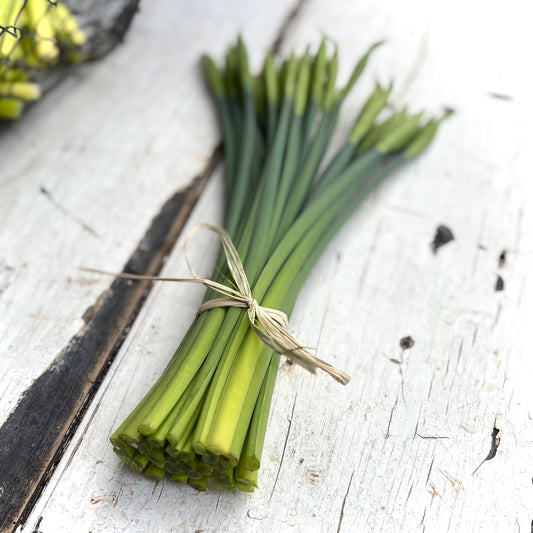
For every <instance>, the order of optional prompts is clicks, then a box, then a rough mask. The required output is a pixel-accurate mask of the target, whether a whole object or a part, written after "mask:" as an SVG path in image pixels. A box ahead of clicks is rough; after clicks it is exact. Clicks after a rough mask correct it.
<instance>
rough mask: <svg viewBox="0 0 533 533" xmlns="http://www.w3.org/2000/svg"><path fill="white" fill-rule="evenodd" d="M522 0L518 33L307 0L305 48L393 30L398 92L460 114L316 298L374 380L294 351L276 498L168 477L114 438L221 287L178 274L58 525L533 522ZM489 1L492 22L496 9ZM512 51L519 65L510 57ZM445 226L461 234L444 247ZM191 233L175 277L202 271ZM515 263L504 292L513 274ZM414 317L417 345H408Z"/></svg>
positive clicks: (329, 325) (372, 216) (329, 350)
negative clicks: (121, 457)
mask: <svg viewBox="0 0 533 533" xmlns="http://www.w3.org/2000/svg"><path fill="white" fill-rule="evenodd" d="M508 9H509V12H510V13H514V17H513V20H514V21H515V23H514V24H513V32H512V34H511V32H510V31H509V30H506V31H507V33H506V35H508V39H506V40H504V41H501V40H498V41H496V40H493V38H492V33H491V32H492V31H493V30H492V28H494V27H500V26H501V24H503V23H504V22H505V21H502V20H501V12H500V10H499V9H496V7H495V6H492V5H488V6H487V4H483V5H481V4H479V5H478V4H477V3H473V4H464V3H461V4H459V3H458V2H457V3H456V4H454V3H452V4H450V3H448V4H447V5H446V6H444V5H440V4H439V5H435V6H432V5H430V4H427V3H423V2H414V1H413V2H403V3H402V4H401V5H400V4H398V3H392V2H391V3H389V4H383V3H381V4H380V5H379V6H376V5H375V4H374V3H371V2H358V3H345V2H338V3H337V2H335V3H333V4H331V3H330V4H328V5H327V6H326V5H322V4H321V3H319V2H312V1H308V2H307V3H306V4H305V5H304V9H303V10H302V11H301V13H300V14H299V17H298V19H297V20H296V21H295V22H294V24H293V25H292V26H291V29H290V31H289V32H288V33H287V35H288V36H289V38H290V40H289V42H288V44H287V46H293V45H297V46H299V47H303V46H305V45H306V44H307V43H308V42H310V41H312V42H316V41H318V38H319V35H320V34H321V33H322V32H325V33H326V34H329V35H331V36H332V39H333V40H334V41H335V42H336V43H338V44H339V49H340V51H341V54H342V57H344V58H346V59H347V61H346V63H347V64H349V63H350V59H354V58H355V57H356V56H357V55H359V53H360V52H361V50H362V49H363V48H364V46H365V45H366V44H367V43H370V42H372V41H374V40H375V39H376V38H380V37H382V36H383V35H384V36H386V37H387V38H388V40H389V43H392V46H389V49H384V50H382V51H381V52H380V54H381V56H380V61H378V62H376V65H379V66H378V67H371V69H374V70H372V72H373V73H374V74H376V75H378V76H379V74H381V76H380V78H383V77H384V75H385V76H386V78H385V79H388V78H389V77H390V76H392V77H393V78H394V79H395V80H396V82H397V87H398V88H399V90H400V95H399V97H397V100H396V101H395V102H396V103H397V104H398V105H401V104H402V103H403V101H404V100H413V101H415V102H417V103H420V104H421V105H426V104H431V105H435V104H448V105H453V106H454V107H456V108H457V109H458V110H459V114H458V116H457V118H455V119H454V120H453V121H450V123H449V124H447V128H446V129H445V130H444V131H443V134H442V136H441V138H440V139H439V141H438V142H437V143H436V144H435V145H434V146H433V147H432V149H431V150H430V152H428V153H427V154H425V156H424V158H422V159H421V160H420V161H418V162H416V163H414V164H412V165H410V167H409V168H406V169H405V170H404V171H402V172H401V173H400V174H399V175H397V177H396V178H395V179H393V180H392V181H391V182H390V183H389V184H387V185H386V186H385V187H383V188H382V189H381V190H380V191H379V192H378V193H376V194H375V195H374V196H373V197H372V198H371V199H370V200H369V201H368V202H367V203H366V204H365V206H364V207H363V208H362V209H361V211H360V212H359V214H358V215H357V216H355V217H354V218H353V219H352V220H351V221H350V222H349V224H348V225H347V226H346V228H345V229H344V230H343V231H342V232H341V235H339V237H338V239H337V240H336V241H335V242H334V243H333V244H332V246H331V247H330V249H329V253H328V255H327V256H326V257H324V259H323V260H322V261H321V263H320V264H319V265H318V266H317V268H316V270H315V272H314V273H313V275H312V277H311V278H310V280H309V283H308V284H307V286H306V287H305V289H304V290H303V292H302V295H301V298H300V300H299V303H298V306H297V308H296V309H295V313H294V315H293V317H292V325H293V328H294V330H295V332H296V333H297V334H298V336H299V337H300V338H302V339H304V340H306V341H308V344H309V345H311V346H315V347H316V348H317V349H318V351H319V353H322V354H324V355H328V356H329V355H330V354H334V361H335V362H336V363H337V364H338V365H339V366H341V367H344V368H346V369H347V370H348V371H349V372H350V373H351V374H352V376H353V381H352V383H351V384H350V386H349V387H348V388H347V389H345V390H340V389H339V388H338V385H336V384H335V383H333V382H330V381H329V380H328V379H327V378H326V377H323V376H322V377H320V376H319V377H317V378H313V377H311V376H308V375H307V374H305V373H304V372H303V371H302V370H300V369H299V368H297V367H295V366H290V365H286V364H283V365H282V366H281V369H280V374H279V377H278V383H277V389H276V395H275V398H274V405H273V409H272V413H271V422H272V423H271V424H270V426H269V431H268V435H267V443H266V448H265V452H264V457H263V463H264V464H263V466H262V470H261V478H260V488H259V490H258V491H257V492H256V493H255V494H254V495H246V494H227V493H205V494H198V493H195V492H193V491H192V490H191V489H190V488H188V487H176V486H175V485H173V484H171V483H168V482H161V483H152V482H147V481H146V480H144V479H143V478H142V477H140V476H138V475H134V474H132V473H131V472H129V471H128V470H127V468H125V467H123V466H122V465H120V463H119V462H118V460H116V459H115V458H114V457H113V454H112V452H111V450H110V446H109V444H108V442H107V437H108V435H109V433H110V432H111V430H112V429H113V428H114V427H115V426H116V424H117V422H118V421H119V420H120V419H122V418H123V417H124V416H125V415H126V414H127V413H128V412H129V410H130V409H131V408H132V407H133V406H134V405H135V403H136V402H137V401H138V399H139V398H140V397H141V396H142V395H143V393H144V391H145V390H147V388H148V387H149V386H150V384H151V383H152V382H153V380H154V379H155V378H156V377H157V376H158V375H159V373H160V371H161V370H162V368H163V367H164V366H165V364H166V361H167V360H168V357H169V356H170V355H171V353H172V351H173V349H174V348H175V346H176V345H177V343H178V342H179V339H180V338H181V336H182V335H183V333H184V331H185V329H186V327H187V325H188V323H189V321H190V320H191V319H192V316H193V315H194V312H195V309H196V306H197V305H198V302H199V301H200V298H201V291H199V290H198V289H197V288H190V287H185V286H170V285H160V286H158V287H157V288H156V290H155V291H153V293H152V294H151V296H150V297H149V299H148V300H147V303H146V305H145V307H144V309H143V311H142V312H141V314H140V315H139V318H138V320H137V321H136V323H135V324H134V326H133V328H132V330H131V332H130V335H129V336H128V339H127V340H126V342H125V344H124V345H123V348H122V350H121V351H120V353H119V355H118V356H117V359H116V361H115V364H114V365H113V367H112V369H111V372H110V373H109V374H108V376H107V377H106V379H105V380H104V382H103V385H102V387H101V389H100V391H99V393H98V394H97V396H96V398H95V400H94V403H93V405H92V406H91V408H90V410H89V411H88V415H87V417H86V418H85V419H84V421H83V422H82V424H81V425H80V428H79V431H78V432H77V435H76V438H75V440H73V442H72V444H71V446H70V447H69V449H68V450H67V453H66V454H65V456H64V458H63V460H62V462H61V463H60V465H59V467H58V470H57V471H56V475H55V476H54V477H53V478H52V480H51V482H50V484H49V486H48V487H47V489H46V491H45V492H44V493H43V496H42V498H41V499H40V501H39V503H38V504H37V506H36V508H35V510H34V513H33V514H32V516H31V517H30V519H29V520H28V526H33V525H35V524H37V523H39V524H40V525H39V530H40V531H43V532H44V533H47V532H48V531H68V530H91V531H93V532H97V531H106V532H108V531H119V530H124V529H126V530H128V529H135V530H142V531H154V532H155V531H194V530H198V529H200V530H205V531H271V530H273V529H274V530H276V531H302V532H303V531H305V532H308V531H424V530H427V531H497V530H506V531H523V530H526V531H527V530H528V528H529V527H530V524H531V518H532V513H533V510H532V508H531V503H530V502H531V497H532V495H533V494H532V493H533V486H532V484H531V471H530V467H529V464H530V460H529V459H530V455H531V443H532V442H533V434H532V433H533V429H532V426H531V416H532V415H531V413H532V412H533V411H532V405H531V394H530V384H529V376H530V375H531V370H532V368H531V366H532V363H531V358H530V357H529V352H528V348H527V347H528V345H529V339H528V331H527V326H528V324H529V323H530V321H531V316H532V303H531V302H532V301H533V298H532V294H531V290H532V289H531V274H530V272H531V266H532V265H533V247H532V237H533V235H532V233H531V228H532V227H533V225H532V224H531V222H532V220H531V217H532V211H531V202H532V196H531V186H530V185H529V184H528V176H529V174H530V172H531V169H532V168H533V161H532V156H531V153H530V151H527V150H526V149H525V139H524V137H523V135H522V130H523V128H524V124H525V123H527V122H524V117H531V111H532V106H531V103H530V102H529V101H528V100H527V99H526V98H525V96H526V95H525V87H526V86H525V85H524V81H525V80H526V78H525V74H523V73H522V70H519V68H518V67H519V66H520V65H523V64H526V59H527V58H526V54H527V50H529V49H530V47H528V46H521V47H518V46H515V43H516V42H519V41H520V40H526V38H527V39H528V40H531V37H530V35H529V33H528V31H527V28H526V27H525V24H526V22H525V20H526V19H527V17H525V14H524V13H523V12H522V11H520V10H519V9H520V6H519V5H518V4H513V3H510V4H509V5H508ZM458 12H461V13H462V18H461V19H460V21H457V19H456V17H457V13H458ZM480 12H483V13H484V16H485V17H486V21H487V22H486V24H487V26H486V27H485V26H480V25H479V24H477V23H476V22H477V20H478V19H477V17H478V15H479V13H480ZM473 27H475V28H476V32H477V33H476V35H477V37H476V38H477V41H476V42H475V43H474V44H472V35H471V30H472V28H473ZM354 35H356V36H357V37H354ZM451 36H453V39H451ZM359 43H364V44H360V49H357V47H358V46H359ZM414 50H417V52H416V53H413V51H414ZM481 52H482V53H481ZM351 54H352V55H351ZM511 54H513V57H514V58H515V59H516V61H513V62H511V61H506V58H507V57H508V56H509V57H510V56H511ZM424 58H425V59H424ZM346 63H345V62H343V63H342V64H343V65H344V66H346ZM368 85H369V84H368V83H367V85H366V87H367V88H368ZM363 87H365V86H364V85H363ZM492 92H497V93H501V94H507V95H510V96H511V97H512V100H508V99H507V100H505V99H501V98H494V97H493V96H491V94H490V93H492ZM359 94H361V92H360V93H359ZM351 105H352V106H353V107H355V106H356V105H357V102H356V100H353V101H352V104H351ZM348 127H349V124H345V128H346V129H347V128H348ZM220 191H221V182H220V177H218V178H217V180H215V181H212V182H211V183H210V184H209V187H208V189H207V190H206V195H205V196H204V197H203V198H202V199H201V201H200V203H199V204H198V206H197V209H196V210H195V212H194V214H193V217H192V220H191V221H190V224H191V225H192V224H194V223H196V222H199V221H202V222H204V221H214V222H217V221H219V220H220V205H219V200H218V198H219V196H220ZM442 223H445V224H446V225H448V226H449V227H450V228H451V229H452V230H453V233H454V235H455V240H454V241H452V242H450V243H449V244H447V245H446V246H444V247H442V248H441V249H440V250H439V251H438V253H437V254H434V253H433V252H432V250H431V247H430V243H431V241H432V240H433V237H434V232H435V230H436V228H437V226H438V225H439V224H442ZM182 244H183V242H182V241H181V242H179V243H178V245H177V247H176V249H175V251H174V252H173V254H172V255H171V256H170V257H169V261H168V263H167V265H166V267H165V272H166V273H168V274H174V275H179V274H181V273H185V272H186V265H185V263H184V260H183V256H182V254H181V248H180V247H181V245H182ZM210 244H212V243H209V242H208V243H206V244H205V245H203V244H198V248H196V249H195V250H194V253H195V255H194V257H193V261H195V264H198V262H201V263H202V264H203V263H207V262H208V258H209V257H211V259H213V255H212V253H213V251H214V250H213V248H212V246H210ZM502 250H506V251H507V253H506V261H505V264H504V265H500V261H499V258H500V256H501V253H502ZM210 254H211V255H210ZM206 271H209V268H208V267H207V265H206ZM496 275H500V276H501V278H502V279H503V280H504V290H503V291H501V290H499V291H496V290H495V282H496ZM177 302H178V303H179V305H177ZM317 302H319V303H321V305H317ZM407 335H410V336H411V337H412V338H413V339H414V345H413V346H412V347H411V348H409V349H406V348H403V347H401V346H400V340H401V339H402V338H403V337H405V336H407ZM147 359H149V364H148V362H147ZM495 427H496V428H497V429H499V433H498V435H497V437H499V438H500V442H499V445H498V447H497V448H496V454H495V456H494V457H493V458H492V459H490V460H489V461H488V462H486V463H484V464H483V465H482V466H481V467H480V468H479V469H478V470H477V471H476V472H475V473H474V471H475V470H476V468H477V467H478V465H479V464H480V463H481V462H482V461H483V459H484V458H485V457H487V455H488V454H489V451H490V450H491V449H492V450H494V449H495V444H496V441H495V440H494V439H493V434H494V428H495ZM40 517H42V520H41V521H40V522H39V520H40Z"/></svg>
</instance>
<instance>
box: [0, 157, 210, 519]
mask: <svg viewBox="0 0 533 533" xmlns="http://www.w3.org/2000/svg"><path fill="white" fill-rule="evenodd" d="M217 155H219V153H218V152H217ZM217 160H218V157H215V158H213V161H212V163H211V165H208V168H206V172H205V173H204V174H203V175H202V176H199V177H198V179H197V180H196V181H195V182H194V183H193V184H192V185H191V186H190V187H188V188H187V189H186V190H184V191H182V192H180V193H176V194H175V195H174V196H173V197H172V198H170V199H169V201H168V202H166V203H165V205H164V206H163V208H162V210H161V212H160V213H159V214H158V216H157V217H155V218H154V220H153V222H152V224H151V226H150V228H149V229H148V231H147V233H146V235H145V236H144V238H143V239H142V241H141V243H140V244H139V246H138V248H137V250H135V252H134V254H133V256H132V257H131V258H130V259H129V261H128V262H127V263H126V265H125V267H124V271H125V272H133V273H142V274H146V275H157V273H158V272H159V270H160V269H161V266H162V264H163V261H164V259H165V257H166V255H167V254H168V253H169V251H170V250H171V249H172V246H173V245H174V243H175V242H176V239H177V237H178V235H179V233H180V232H181V229H182V227H183V224H184V223H185V221H186V219H187V217H188V216H189V214H190V212H191V210H192V208H193V206H194V204H195V203H196V201H197V199H198V197H199V195H200V192H201V190H202V189H203V187H204V185H205V182H206V181H207V179H208V178H209V177H210V175H211V172H212V170H213V168H212V167H214V165H215V164H216V162H217ZM148 290H149V283H147V282H141V283H135V284H132V283H128V282H127V281H126V280H118V279H117V280H115V281H114V282H113V283H112V285H111V286H110V288H109V290H108V291H107V292H106V293H104V294H103V295H102V297H101V298H99V301H97V302H96V303H95V305H94V307H93V308H91V309H90V310H89V312H88V313H87V314H86V320H87V326H86V327H85V328H83V329H82V331H81V332H80V333H79V334H77V335H76V336H75V337H74V338H73V339H71V341H70V342H69V344H68V345H67V346H66V347H65V349H64V350H63V351H62V352H61V353H60V354H59V355H58V356H57V357H56V358H55V359H54V361H53V362H52V364H51V365H50V366H49V367H48V368H47V369H46V370H45V371H44V372H43V373H42V374H41V375H40V376H39V377H38V378H37V379H36V380H35V381H34V382H33V383H32V384H31V385H30V387H29V388H28V389H26V390H25V391H24V394H23V396H22V398H21V399H20V400H19V402H18V403H17V405H16V407H15V408H14V410H13V411H12V412H11V413H10V414H9V417H8V418H7V420H6V421H5V422H4V423H3V424H2V426H1V427H0V464H2V465H3V468H2V474H1V478H0V494H2V498H1V500H0V517H1V518H0V528H2V529H3V528H9V526H10V525H11V524H15V523H17V522H23V521H24V519H25V518H26V516H27V514H28V513H29V511H30V510H31V507H32V505H33V503H34V502H35V501H36V500H37V498H38V497H39V495H40V493H41V491H42V489H43V488H44V486H45V485H46V482H47V481H48V479H49V478H50V476H51V475H52V474H53V472H54V469H55V466H56V465H57V463H58V461H59V460H60V458H61V456H62V454H63V452H64V449H65V447H66V445H67V444H68V442H69V440H70V438H71V437H72V435H73V433H74V432H75V430H76V428H77V425H78V423H79V420H80V419H81V417H82V416H83V415H84V414H85V410H86V408H87V406H88V404H89V402H90V401H91V400H92V398H93V396H94V394H95V392H96V390H97V389H98V387H99V385H100V383H101V381H102V379H103V377H104V375H105V373H106V372H107V370H108V368H109V366H110V365H111V363H112V362H113V358H114V356H115V355H116V353H117V350H118V348H119V347H120V344H121V343H122V341H123V339H124V336H125V335H126V334H127V331H128V329H129V328H130V326H131V324H132V322H133V320H134V319H135V316H136V314H137V312H138V310H139V309H140V307H141V305H142V303H143V301H144V298H145V297H146V294H147V292H148Z"/></svg>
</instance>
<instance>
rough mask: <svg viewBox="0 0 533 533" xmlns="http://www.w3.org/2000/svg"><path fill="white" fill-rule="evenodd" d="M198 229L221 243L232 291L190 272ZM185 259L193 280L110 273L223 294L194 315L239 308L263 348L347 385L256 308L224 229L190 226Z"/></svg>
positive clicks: (271, 315)
mask: <svg viewBox="0 0 533 533" xmlns="http://www.w3.org/2000/svg"><path fill="white" fill-rule="evenodd" d="M201 228H205V229H208V230H210V231H213V232H214V233H216V234H217V235H218V236H219V238H220V241H221V243H222V247H223V249H224V253H225V255H226V260H227V263H228V267H229V270H230V273H231V276H232V278H233V281H234V283H235V286H236V287H237V288H236V289H233V288H231V287H228V286H227V285H223V284H222V283H218V282H216V281H213V280H211V279H207V278H201V277H200V276H198V275H197V274H196V272H195V271H194V269H193V267H192V265H191V262H190V260H189V254H188V247H189V243H190V241H191V239H192V237H193V236H194V234H195V233H196V231H198V230H199V229H201ZM185 258H186V260H187V264H188V266H189V269H190V271H191V274H192V275H193V276H194V277H193V278H163V277H158V276H142V275H138V274H112V275H114V276H115V277H117V278H124V279H136V280H151V281H176V282H188V283H200V284H202V285H205V286H206V287H209V288H211V289H213V290H214V291H216V292H218V293H219V294H222V295H223V298H214V299H212V300H208V301H207V302H205V303H203V304H202V305H201V306H200V307H199V309H198V312H197V315H199V314H201V313H204V312H206V311H210V310H211V309H216V308H219V307H241V308H244V309H247V310H248V319H249V321H250V327H251V328H252V329H253V331H254V332H255V334H256V335H257V336H258V337H259V338H260V339H261V341H263V342H264V343H265V344H266V345H267V346H269V347H270V348H272V349H273V350H274V351H275V352H277V353H279V354H282V355H286V356H288V357H290V359H291V360H292V361H294V362H295V363H296V364H298V365H299V366H301V367H303V368H305V369H306V370H308V371H309V372H311V373H313V374H315V373H316V369H317V368H320V369H321V370H323V371H324V372H326V373H327V374H329V375H330V376H331V377H332V378H333V379H335V380H336V381H338V382H339V383H341V384H342V385H347V384H348V382H349V381H350V376H348V374H346V372H343V371H342V370H339V369H337V368H335V367H334V366H332V365H330V364H329V363H327V362H326V361H323V360H322V359H320V358H318V357H317V356H316V355H314V354H313V353H311V352H310V351H309V350H308V349H307V348H305V346H303V345H302V344H301V343H300V342H299V341H298V340H297V339H296V338H295V337H293V336H292V335H291V334H290V332H289V320H288V318H287V315H286V314H285V313H284V312H283V311H279V310H278V309H272V308H270V307H263V306H261V305H259V303H258V302H257V300H256V299H255V298H254V297H253V295H252V290H251V288H250V283H249V282H248V278H247V277H246V273H245V272H244V266H243V264H242V261H241V258H240V257H239V253H238V252H237V250H236V248H235V246H234V245H233V242H232V241H231V238H230V236H229V235H228V234H227V233H226V231H225V230H223V229H222V228H220V227H218V226H214V225H212V224H199V225H198V226H196V227H194V228H193V229H192V231H191V233H190V234H189V236H188V238H187V241H186V243H185ZM83 270H87V271H90V272H98V273H102V274H109V272H104V271H102V270H97V269H91V268H85V269H83Z"/></svg>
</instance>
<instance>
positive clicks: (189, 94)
mask: <svg viewBox="0 0 533 533" xmlns="http://www.w3.org/2000/svg"><path fill="white" fill-rule="evenodd" d="M291 8H292V5H291V3H289V2H288V1H287V2H279V3H277V4H276V6H275V7H269V8H268V14H269V17H270V18H269V22H268V23H266V24H265V23H264V22H263V21H264V20H266V16H263V15H264V14H265V13H266V11H267V8H266V6H263V7H262V8H261V6H253V5H247V4H246V5H244V4H243V2H239V1H235V2H233V3H232V2H225V3H224V6H222V5H218V4H216V3H212V2H195V3H194V4H191V5H190V6H189V5H185V4H184V3H180V4H177V3H176V2H172V1H166V2H165V1H163V0H161V1H160V2H157V3H155V2H152V3H150V4H147V5H146V6H143V7H142V10H143V11H142V13H141V14H140V15H141V16H139V17H137V20H135V21H134V27H133V28H132V31H131V32H130V33H129V34H128V35H127V37H126V41H125V43H124V45H123V46H120V47H118V48H117V49H116V50H115V51H114V52H113V53H112V54H110V55H109V56H108V57H106V58H105V60H104V61H100V62H98V63H95V64H91V65H86V66H84V67H82V68H80V69H79V70H77V71H76V72H75V73H74V74H73V75H72V76H71V77H70V78H68V79H67V80H66V81H64V82H63V83H62V84H61V85H60V86H59V87H58V88H57V89H56V90H54V91H52V92H51V93H50V94H47V95H46V96H45V98H44V99H43V101H42V102H41V103H40V104H38V105H36V106H35V107H33V108H31V109H30V110H29V111H28V112H27V113H26V114H25V116H24V118H23V120H22V121H21V122H19V123H16V124H14V125H13V126H12V127H10V128H9V129H5V130H4V131H2V132H1V133H2V135H1V137H0V162H1V164H0V317H1V328H0V354H1V359H0V364H1V369H2V372H1V373H0V423H1V422H2V421H3V420H5V418H6V417H7V415H8V414H9V412H10V410H11V409H12V408H13V406H14V405H15V403H16V402H17V400H18V398H19V397H20V395H21V394H22V392H23V391H24V390H25V389H26V388H27V387H28V385H29V384H30V383H31V382H32V381H33V380H34V379H35V378H36V377H38V376H39V375H40V374H41V373H42V372H43V371H44V370H45V369H46V368H47V367H48V365H49V364H50V363H51V362H52V361H53V359H54V357H55V356H56V355H57V354H58V353H59V352H60V351H61V350H62V349H63V347H64V346H65V345H66V344H67V343H68V341H69V340H70V339H71V338H72V336H73V335H75V334H76V333H77V332H78V331H79V330H80V329H81V328H83V326H84V321H83V318H82V317H83V314H84V312H85V311H86V310H87V309H88V308H89V307H90V306H91V305H93V304H94V302H95V301H96V299H97V297H98V296H99V295H100V294H101V293H102V292H103V291H105V290H106V289H107V288H108V286H109V280H108V279H104V278H94V276H87V275H86V274H85V273H83V272H81V271H80V270H79V268H80V267H81V266H86V265H90V264H106V265H108V266H109V268H110V269H112V270H113V271H120V270H122V267H123V265H124V264H125V262H126V261H127V259H128V258H129V257H130V255H131V254H132V253H133V251H134V250H135V248H136V247H137V244H138V243H139V240H140V239H141V238H142V236H143V235H144V232H145V231H146V229H147V228H148V226H149V224H150V221H151V219H152V217H154V216H155V215H156V214H157V213H158V211H159V209H160V208H161V206H162V205H163V203H164V202H165V200H167V199H168V198H169V197H170V196H171V195H172V194H173V193H174V192H175V191H176V190H178V189H180V188H181V187H184V186H186V185H188V184H189V183H190V182H191V181H192V180H193V179H194V177H195V176H197V175H198V173H200V172H201V171H202V170H203V169H204V167H205V164H206V161H207V160H208V159H209V157H210V156H211V154H212V153H213V150H214V147H215V146H216V145H217V143H218V142H219V134H218V130H217V124H216V119H215V115H214V113H213V110H212V108H211V106H210V103H209V100H208V95H207V91H205V90H204V84H203V83H202V76H201V71H200V68H199V66H198V62H199V58H200V56H201V54H202V53H203V52H204V51H205V49H206V48H207V47H208V48H210V49H212V50H214V52H215V53H216V51H218V50H220V51H221V52H222V51H223V50H224V49H225V47H226V46H228V45H229V44H230V43H232V42H234V40H235V38H236V34H237V32H239V31H241V30H245V31H244V32H243V33H244V35H245V36H246V39H247V40H249V41H250V43H251V45H252V49H253V51H254V53H255V57H256V58H257V59H261V58H262V55H263V54H264V51H265V50H266V49H268V47H269V46H270V45H271V43H272V41H273V40H274V39H275V37H276V34H277V31H278V28H279V27H280V25H281V24H282V22H283V20H284V18H285V17H286V16H287V13H288V11H289V10H290V9H291ZM225 13H228V14H229V13H239V15H238V17H236V18H235V19H234V20H233V21H230V20H229V19H228V20H227V22H226V23H225V24H223V25H221V24H220V21H221V20H225V19H224V15H225ZM255 14H257V15H261V18H260V19H256V20H255V23H254V24H251V25H247V27H246V28H244V21H245V20H246V19H248V18H250V17H251V16H252V15H255ZM41 188H44V189H45V190H46V191H48V193H49V194H43V192H42V191H41Z"/></svg>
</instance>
